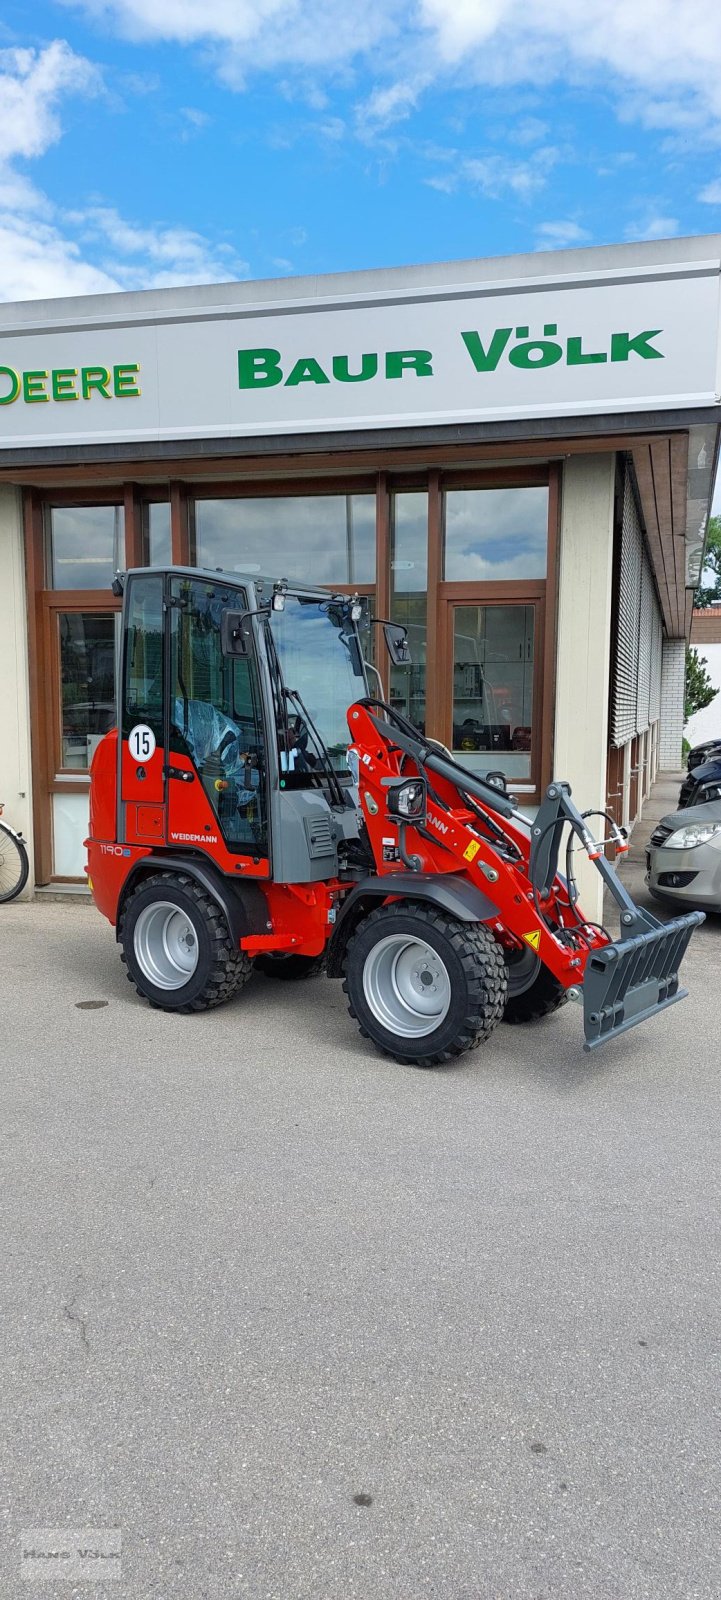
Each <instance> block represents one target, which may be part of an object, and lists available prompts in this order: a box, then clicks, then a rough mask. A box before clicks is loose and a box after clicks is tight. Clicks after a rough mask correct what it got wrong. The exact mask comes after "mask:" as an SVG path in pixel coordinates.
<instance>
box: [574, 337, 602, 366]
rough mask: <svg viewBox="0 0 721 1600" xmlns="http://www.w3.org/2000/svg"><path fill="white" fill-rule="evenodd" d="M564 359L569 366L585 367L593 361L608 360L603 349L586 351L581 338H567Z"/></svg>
mask: <svg viewBox="0 0 721 1600" xmlns="http://www.w3.org/2000/svg"><path fill="white" fill-rule="evenodd" d="M566 361H567V363H568V365H569V367H585V366H587V365H588V364H590V363H591V362H593V361H608V356H607V355H606V352H605V350H594V351H589V352H586V351H585V350H584V349H583V340H582V339H567V340H566Z"/></svg>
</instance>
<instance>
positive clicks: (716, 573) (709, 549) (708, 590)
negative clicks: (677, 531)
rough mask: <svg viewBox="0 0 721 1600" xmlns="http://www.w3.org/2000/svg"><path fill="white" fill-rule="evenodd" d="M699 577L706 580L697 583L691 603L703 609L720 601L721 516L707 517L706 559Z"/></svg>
mask: <svg viewBox="0 0 721 1600" xmlns="http://www.w3.org/2000/svg"><path fill="white" fill-rule="evenodd" d="M701 579H702V580H703V579H706V582H703V581H702V582H701V583H700V584H699V586H698V589H697V590H696V593H695V595H694V597H693V603H694V605H695V606H698V607H700V609H702V610H705V608H706V606H712V605H715V604H718V602H719V601H721V517H709V524H708V538H707V541H706V560H705V561H704V564H703V572H702V573H701Z"/></svg>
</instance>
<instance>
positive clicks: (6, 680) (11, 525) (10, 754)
mask: <svg viewBox="0 0 721 1600" xmlns="http://www.w3.org/2000/svg"><path fill="white" fill-rule="evenodd" d="M0 800H4V802H5V818H6V820H7V821H8V822H10V823H11V824H12V826H13V827H14V828H18V829H20V831H21V833H22V834H23V835H24V837H25V839H26V840H27V841H28V844H29V847H30V861H31V873H30V878H29V880H28V884H27V888H26V889H25V891H24V897H25V898H28V897H29V896H30V895H31V893H32V887H33V882H32V792H31V775H30V703H29V691H28V646H27V606H26V601H25V564H24V545H23V526H22V507H21V500H20V492H19V490H17V489H12V488H7V487H5V486H0Z"/></svg>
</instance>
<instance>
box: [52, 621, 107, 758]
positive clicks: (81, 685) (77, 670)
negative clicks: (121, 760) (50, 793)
mask: <svg viewBox="0 0 721 1600" xmlns="http://www.w3.org/2000/svg"><path fill="white" fill-rule="evenodd" d="M58 620H59V626H60V683H61V732H62V758H61V765H62V766H63V768H70V769H71V770H73V771H78V772H87V771H88V769H89V767H90V763H91V761H92V758H93V755H94V753H95V749H96V746H97V745H98V744H99V743H100V740H101V739H102V737H103V734H105V733H107V732H108V730H109V729H110V728H113V727H114V726H115V617H114V616H112V615H107V616H101V615H99V614H98V613H97V612H95V613H93V612H82V611H64V612H61V613H60V616H59V619H58Z"/></svg>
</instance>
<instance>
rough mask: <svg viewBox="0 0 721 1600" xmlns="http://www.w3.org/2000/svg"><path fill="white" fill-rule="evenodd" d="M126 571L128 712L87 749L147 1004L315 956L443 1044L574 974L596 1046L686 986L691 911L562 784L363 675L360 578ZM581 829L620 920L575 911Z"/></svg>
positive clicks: (371, 1011) (444, 1050)
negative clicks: (490, 756)
mask: <svg viewBox="0 0 721 1600" xmlns="http://www.w3.org/2000/svg"><path fill="white" fill-rule="evenodd" d="M116 591H117V592H121V591H122V593H123V617H122V650H121V661H120V710H119V728H118V729H117V730H113V732H111V733H109V734H107V735H106V736H105V738H104V739H103V741H102V742H101V744H100V745H99V747H98V749H97V751H96V754H95V758H94V761H93V766H92V774H91V791H90V837H89V839H88V841H87V847H88V872H89V877H90V881H91V886H92V890H93V895H94V898H95V901H96V904H97V905H98V907H99V909H100V910H101V911H102V912H103V913H104V915H105V916H106V917H108V919H109V920H110V922H111V923H113V924H114V926H115V928H116V930H117V937H118V940H119V941H120V944H121V946H122V952H123V960H124V961H125V963H126V965H127V969H128V976H129V978H130V979H131V981H132V982H133V983H134V984H135V986H136V988H137V990H138V992H139V993H140V994H141V995H143V996H144V997H145V998H146V999H147V1000H148V1001H149V1002H150V1003H151V1004H152V1005H154V1006H159V1007H161V1008H163V1009H165V1010H172V1011H200V1010H204V1009H206V1008H208V1007H209V1006H212V1005H216V1004H218V1003H219V1002H220V1001H222V1000H225V999H228V998H229V997H230V996H231V995H232V994H234V993H235V992H236V990H238V989H240V988H241V987H242V985H243V984H244V983H245V982H246V981H247V980H248V978H249V977H250V976H251V973H252V970H253V967H254V965H256V966H258V967H260V968H262V970H263V971H264V972H265V973H266V974H269V975H271V976H275V977H279V978H291V977H303V976H307V975H310V974H311V973H314V972H317V971H319V970H320V969H321V967H322V966H323V965H325V966H326V968H327V971H328V973H329V975H331V976H335V977H339V976H342V977H343V978H344V988H345V990H346V993H347V995H348V1001H349V1009H350V1011H351V1015H353V1016H354V1017H355V1018H356V1019H357V1021H358V1023H359V1025H360V1028H361V1031H362V1032H363V1033H364V1034H366V1035H367V1036H370V1037H371V1038H372V1039H373V1040H374V1041H375V1042H376V1044H377V1045H378V1046H379V1047H380V1048H381V1049H383V1050H384V1051H386V1052H387V1053H389V1054H390V1055H392V1056H394V1057H395V1059H397V1060H400V1061H407V1062H413V1063H416V1064H419V1065H432V1064H435V1063H438V1062H442V1061H447V1060H449V1059H451V1058H452V1057H453V1056H456V1055H460V1054H461V1053H463V1052H464V1051H465V1050H467V1049H469V1048H471V1047H472V1046H474V1045H476V1044H478V1043H479V1042H480V1041H481V1040H482V1039H484V1038H486V1037H488V1035H489V1034H490V1033H491V1031H492V1030H493V1028H494V1027H495V1025H496V1023H497V1022H498V1021H499V1020H501V1018H505V1019H506V1020H508V1021H531V1020H534V1019H535V1018H538V1017H540V1016H543V1015H545V1014H546V1013H547V1012H549V1011H553V1010H555V1009H556V1008H557V1007H558V1006H559V1005H561V1004H562V1003H563V1002H564V1000H565V999H566V998H567V997H568V995H569V994H572V995H574V996H575V997H583V1000H584V1010H585V1032H586V1047H587V1048H594V1047H595V1046H597V1045H598V1044H601V1043H603V1042H604V1041H605V1040H606V1039H608V1038H610V1037H611V1036H612V1035H613V1034H615V1033H618V1032H621V1031H624V1030H625V1029H627V1028H629V1027H631V1026H633V1025H634V1024H635V1023H637V1022H640V1021H642V1020H643V1019H644V1018H645V1017H648V1016H650V1015H652V1014H654V1013H655V1012H657V1011H659V1010H661V1009H663V1008H664V1007H665V1006H666V1005H670V1004H671V1003H673V1001H674V1000H677V999H680V998H681V997H682V996H683V994H685V990H682V989H680V988H679V982H678V968H679V964H680V960H681V957H682V955H683V952H684V951H685V948H686V945H687V943H688V940H689V938H690V936H691V933H692V931H693V928H694V927H695V926H696V925H697V923H698V922H700V921H702V920H703V917H702V915H701V913H690V914H689V915H688V916H686V917H680V918H677V919H675V921H674V922H673V923H670V924H666V925H662V924H660V923H659V922H658V921H657V920H656V919H655V918H654V917H652V916H651V915H650V914H649V913H647V912H644V911H642V910H640V909H639V908H638V907H636V906H635V905H634V903H633V901H632V900H630V898H629V896H628V895H627V893H626V891H625V889H624V888H623V886H622V885H621V884H620V882H619V880H618V879H617V877H616V875H615V873H614V872H613V870H612V868H611V867H610V865H609V864H608V863H607V861H606V859H605V856H604V854H603V849H602V846H601V844H599V843H597V842H596V840H595V838H594V836H593V834H592V833H591V831H590V829H589V824H588V821H587V819H586V817H584V816H581V814H580V813H579V812H578V811H577V810H576V808H575V805H574V803H573V801H572V799H571V796H570V790H569V788H568V786H567V785H566V784H563V783H555V784H552V785H551V786H550V788H549V790H548V791H547V794H546V798H545V800H544V801H543V803H542V805H541V807H540V809H539V812H538V814H537V817H536V818H535V820H534V822H533V824H532V825H531V824H529V823H528V822H527V821H526V820H525V818H523V817H522V816H521V814H520V813H519V812H518V811H517V809H516V808H515V806H514V804H513V802H512V801H511V799H510V798H509V797H508V796H507V795H506V794H505V793H503V792H499V790H498V789H497V788H495V787H494V786H493V785H492V784H490V783H488V782H487V781H486V780H484V779H483V778H480V777H478V775H477V774H475V773H471V772H468V771H467V770H466V769H465V768H464V767H462V766H460V765H459V764H458V763H457V762H456V761H455V760H454V759H453V758H452V757H451V756H450V754H449V753H448V752H447V751H445V750H444V749H443V747H442V746H439V745H438V744H437V743H435V742H434V741H433V740H431V739H428V738H427V737H425V736H424V735H423V734H422V733H421V732H420V731H419V730H418V729H416V728H414V727H413V726H412V725H411V724H410V723H408V722H407V721H406V719H405V718H403V717H401V716H400V715H399V714H398V712H397V711H394V710H393V708H392V707H390V706H389V705H387V704H385V702H384V701H383V700H379V699H374V698H372V697H371V696H370V695H369V684H368V676H367V674H368V671H372V670H373V669H370V668H367V666H366V663H365V661H364V656H363V650H362V646H361V636H360V635H359V631H358V622H359V619H360V618H361V615H362V610H363V602H362V601H361V600H360V599H359V597H358V596H357V595H356V596H348V595H345V594H335V595H334V594H331V593H329V592H328V591H327V590H324V589H314V588H311V587H306V586H304V585H301V584H297V583H289V582H288V581H287V580H285V579H275V580H274V579H272V578H271V579H262V580H261V579H259V578H257V577H255V576H250V575H249V576H238V575H236V574H229V573H225V572H215V573H213V572H209V571H202V570H195V569H184V568H172V569H167V570H162V571H161V570H158V569H147V568H145V569H142V570H138V571H133V572H129V573H128V574H126V575H125V577H124V578H118V579H117V580H116ZM383 626H384V631H385V635H386V643H387V645H388V648H389V650H390V652H391V656H392V659H393V660H394V661H395V662H396V663H403V662H404V661H407V660H409V655H408V651H407V648H406V644H405V639H404V633H403V630H402V629H399V628H398V627H395V626H394V625H392V624H384V625H383ZM604 826H608V827H609V829H610V838H611V840H612V841H613V843H614V844H615V846H616V847H617V848H618V849H621V850H622V849H623V848H624V847H625V842H624V839H623V837H622V835H621V833H620V832H619V830H618V829H616V828H615V826H614V824H613V823H612V821H611V819H610V818H609V819H605V821H604ZM566 829H568V848H567V851H566V861H565V874H564V875H562V874H561V873H559V871H558V870H557V869H558V862H559V852H560V849H561V842H562V838H564V837H566V833H565V830H566ZM574 845H575V846H578V847H580V848H583V849H584V850H585V851H586V852H587V853H588V855H589V857H590V858H591V859H592V860H594V861H595V862H596V865H597V867H598V869H599V871H600V872H601V873H602V875H603V877H604V879H605V881H606V882H607V884H608V887H609V888H610V889H611V892H612V894H613V895H614V897H615V899H616V900H617V902H618V904H619V905H620V907H621V928H622V932H621V938H620V940H619V942H618V943H614V942H613V941H612V940H611V939H610V936H609V935H608V934H607V933H606V931H605V929H603V928H599V927H596V926H595V925H594V924H591V923H588V922H587V921H586V920H585V919H584V917H583V914H582V912H581V910H580V906H579V904H578V893H577V889H576V885H575V879H574V876H573V846H574Z"/></svg>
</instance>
